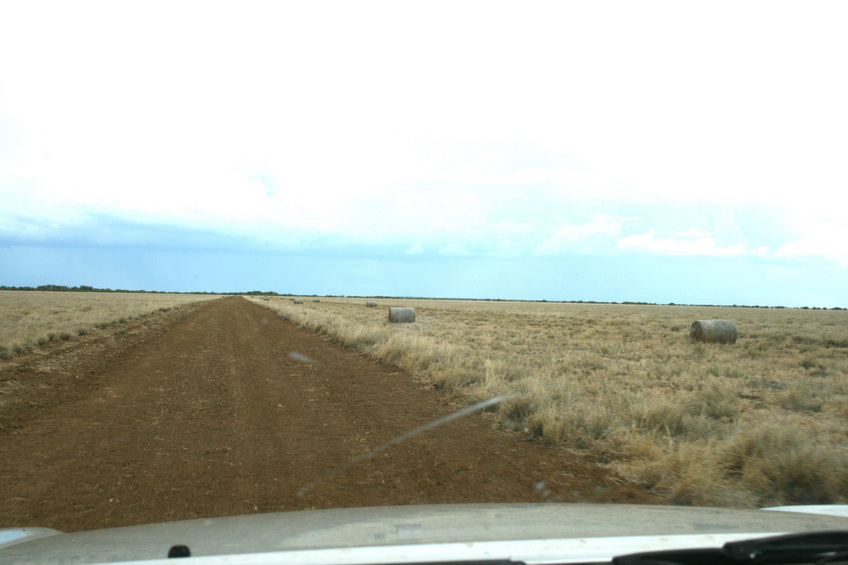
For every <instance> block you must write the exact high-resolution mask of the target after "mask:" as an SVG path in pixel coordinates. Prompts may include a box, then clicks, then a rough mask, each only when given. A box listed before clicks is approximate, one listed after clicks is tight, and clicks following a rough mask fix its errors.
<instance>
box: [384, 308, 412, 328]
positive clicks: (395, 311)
mask: <svg viewBox="0 0 848 565" xmlns="http://www.w3.org/2000/svg"><path fill="white" fill-rule="evenodd" d="M389 321H390V322H392V323H395V324H410V323H412V322H414V321H415V308H396V307H392V308H389Z"/></svg>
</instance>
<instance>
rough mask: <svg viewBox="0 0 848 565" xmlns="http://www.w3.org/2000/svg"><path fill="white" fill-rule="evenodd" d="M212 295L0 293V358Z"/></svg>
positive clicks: (205, 298) (211, 297)
mask: <svg viewBox="0 0 848 565" xmlns="http://www.w3.org/2000/svg"><path fill="white" fill-rule="evenodd" d="M214 298H217V297H216V296H215V297H213V296H207V295H191V294H159V293H120V292H110V293H106V292H42V291H19V290H16V291H0V359H8V358H12V357H14V356H15V355H18V354H21V353H23V352H25V351H26V349H27V348H28V347H32V346H36V345H43V344H44V343H47V342H49V341H53V340H55V339H70V338H71V337H72V336H75V335H85V334H87V333H89V332H91V331H92V330H93V329H95V328H102V327H105V326H108V325H109V324H112V323H114V322H119V321H125V320H129V319H132V318H136V317H139V316H144V315H147V314H150V313H152V312H155V311H157V310H168V309H170V308H173V307H175V306H180V305H183V304H188V303H191V302H198V301H203V300H212V299H214Z"/></svg>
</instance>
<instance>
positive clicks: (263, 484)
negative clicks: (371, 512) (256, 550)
mask: <svg viewBox="0 0 848 565" xmlns="http://www.w3.org/2000/svg"><path fill="white" fill-rule="evenodd" d="M292 352H294V353H296V354H297V355H294V356H292V355H291V353H292ZM304 356H305V357H307V358H308V360H312V362H308V360H304V358H303V357H304ZM0 391H3V392H4V393H3V394H2V395H0V477H2V480H0V501H1V502H0V527H9V526H44V527H51V528H57V529H60V530H63V531H77V530H87V529H94V528H105V527H114V526H123V525H131V524H143V523H150V522H161V521H167V520H178V519H190V518H199V517H214V516H229V515H238V514H250V513H256V512H273V511H286V510H301V509H311V508H331V507H350V506H376V505H390V504H424V503H448V502H528V501H530V502H532V501H552V500H556V501H581V502H586V501H608V502H641V503H644V502H657V501H658V499H657V498H655V497H653V496H652V495H651V494H649V493H647V492H645V491H643V490H640V489H638V488H636V487H633V486H630V485H626V484H623V483H622V481H620V480H617V479H616V478H615V477H614V476H612V475H610V474H609V473H608V472H607V471H605V470H604V469H602V468H601V467H598V466H596V465H593V464H592V463H591V462H588V461H584V460H581V459H580V458H578V457H577V456H575V455H573V454H571V453H569V452H567V451H565V450H563V449H560V448H552V447H546V446H544V445H541V444H539V443H537V442H534V441H530V440H528V439H526V438H524V437H522V436H521V435H519V434H515V433H508V432H505V431H502V430H499V429H497V423H496V422H495V420H494V416H492V415H489V414H475V415H471V416H467V417H464V418H461V419H458V420H454V421H452V422H450V423H448V424H446V425H444V426H441V427H439V428H436V429H434V430H432V431H429V432H427V433H424V434H421V435H418V436H416V437H414V438H411V439H408V440H406V441H404V442H401V443H399V444H398V445H395V446H393V447H391V448H389V449H387V450H385V451H383V452H381V453H379V454H377V455H375V456H374V457H371V458H369V459H367V460H365V461H363V462H361V463H358V464H356V465H354V466H352V467H351V468H349V469H347V470H345V471H344V472H343V473H341V474H339V475H338V476H332V471H333V470H334V469H337V468H339V467H340V466H343V465H345V464H346V463H348V462H350V461H351V460H353V459H355V458H356V457H357V456H360V455H361V454H363V453H367V452H368V451H370V450H372V449H374V448H375V447H377V446H379V445H380V444H382V443H384V442H386V441H389V440H391V439H393V438H395V437H397V436H399V435H401V434H403V433H405V432H408V431H409V430H411V429H413V428H416V427H417V426H420V425H422V424H425V423H427V422H429V421H432V420H434V419H436V418H439V417H441V416H444V415H446V414H449V413H451V412H453V411H455V410H457V409H459V408H461V406H459V405H456V404H452V403H451V401H450V399H449V398H448V397H446V396H445V395H444V394H443V393H441V392H439V391H435V390H432V388H431V387H428V386H427V385H426V384H425V383H423V382H421V381H419V380H417V379H415V378H414V377H412V376H410V375H408V374H405V373H403V372H401V371H400V370H399V369H397V368H395V367H391V366H386V365H381V364H379V363H377V362H374V361H372V360H370V359H368V358H366V357H364V356H362V355H360V354H357V353H355V352H351V351H348V350H345V349H343V348H342V347H340V346H338V345H336V344H333V343H331V342H329V341H327V339H326V338H323V337H321V336H317V335H314V334H312V333H309V332H307V331H305V330H302V329H300V328H297V327H295V326H293V325H292V324H290V323H289V322H287V321H285V320H282V319H280V318H279V317H277V316H276V315H274V314H273V313H272V312H270V311H268V310H266V309H263V308H261V307H259V306H256V305H254V304H252V303H250V302H248V301H246V300H244V299H242V298H237V297H236V298H225V299H221V300H215V301H212V302H207V303H202V304H198V305H192V306H187V307H183V308H180V309H176V310H173V311H170V312H167V313H164V314H158V315H156V316H151V317H148V318H146V319H144V320H141V321H135V322H129V323H124V324H118V325H116V326H112V327H111V328H109V329H107V330H98V331H97V332H95V334H93V335H89V336H85V337H84V338H80V339H76V340H73V341H70V342H60V343H53V344H48V345H47V346H45V347H43V348H40V349H38V350H36V351H34V352H31V353H29V354H27V355H25V356H24V357H21V358H18V359H16V360H13V361H11V362H0ZM327 473H330V475H331V476H330V477H329V478H328V479H327V480H325V481H323V482H320V484H318V485H317V486H315V487H314V488H313V489H312V490H310V491H309V492H307V493H306V494H305V495H303V496H299V495H298V490H299V489H300V488H301V487H303V486H305V485H308V484H310V483H312V482H313V481H315V480H316V479H318V478H319V477H322V476H323V475H325V474H327Z"/></svg>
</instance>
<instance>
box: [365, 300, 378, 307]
mask: <svg viewBox="0 0 848 565" xmlns="http://www.w3.org/2000/svg"><path fill="white" fill-rule="evenodd" d="M365 306H367V307H368V308H376V307H377V303H376V302H372V301H370V300H369V301H368V302H366V303H365Z"/></svg>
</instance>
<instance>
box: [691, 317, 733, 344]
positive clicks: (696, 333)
mask: <svg viewBox="0 0 848 565" xmlns="http://www.w3.org/2000/svg"><path fill="white" fill-rule="evenodd" d="M689 337H690V338H691V339H692V340H694V341H705V342H707V343H736V324H734V323H733V321H732V320H697V321H696V322H694V323H693V324H692V327H691V328H689Z"/></svg>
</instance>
